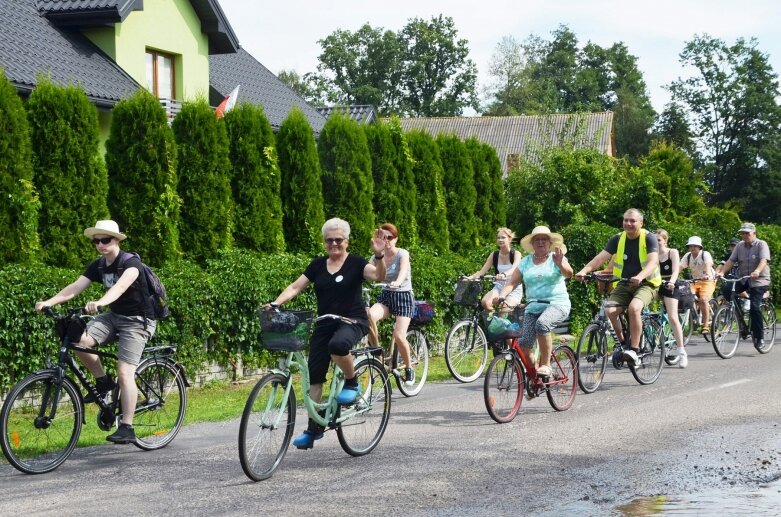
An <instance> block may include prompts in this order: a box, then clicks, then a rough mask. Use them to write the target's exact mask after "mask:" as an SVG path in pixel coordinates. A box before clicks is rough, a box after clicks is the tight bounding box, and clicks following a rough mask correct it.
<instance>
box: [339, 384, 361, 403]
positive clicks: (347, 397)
mask: <svg viewBox="0 0 781 517" xmlns="http://www.w3.org/2000/svg"><path fill="white" fill-rule="evenodd" d="M357 398H358V386H345V387H343V388H342V391H340V392H339V394H338V395H337V396H336V401H337V402H338V403H339V404H352V403H353V402H355V399H357Z"/></svg>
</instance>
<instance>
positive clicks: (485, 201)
mask: <svg viewBox="0 0 781 517" xmlns="http://www.w3.org/2000/svg"><path fill="white" fill-rule="evenodd" d="M464 145H466V149H467V152H468V153H469V158H470V160H471V161H472V171H473V173H474V185H475V191H476V193H477V196H476V197H475V223H476V224H477V232H476V236H477V241H476V243H477V244H478V245H482V244H485V243H486V242H490V241H492V240H493V239H492V238H491V237H492V236H493V235H494V233H495V231H496V227H493V228H492V224H493V221H494V217H493V214H492V211H493V206H494V205H493V199H492V198H491V191H490V185H491V178H490V176H489V171H488V167H489V163H488V161H487V160H486V158H487V156H486V155H485V153H484V152H483V144H481V143H480V141H478V140H477V139H476V138H470V139H468V140H467V141H466V142H464Z"/></svg>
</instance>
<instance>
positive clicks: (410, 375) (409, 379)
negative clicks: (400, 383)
mask: <svg viewBox="0 0 781 517" xmlns="http://www.w3.org/2000/svg"><path fill="white" fill-rule="evenodd" d="M404 384H406V385H407V386H412V385H413V384H415V370H413V369H412V368H407V369H406V371H405V372H404Z"/></svg>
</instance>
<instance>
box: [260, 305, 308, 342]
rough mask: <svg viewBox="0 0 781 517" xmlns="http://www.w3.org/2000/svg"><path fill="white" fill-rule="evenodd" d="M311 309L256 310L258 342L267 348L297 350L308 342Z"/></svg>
mask: <svg viewBox="0 0 781 517" xmlns="http://www.w3.org/2000/svg"><path fill="white" fill-rule="evenodd" d="M313 314H314V313H313V312H312V311H265V310H263V309H259V310H258V317H259V318H260V330H261V334H260V342H261V345H262V346H263V348H266V349H268V350H280V351H283V352H297V351H299V350H303V349H304V348H306V345H307V344H308V342H309V328H310V327H311V325H312V322H311V321H310V320H311V318H312V316H313Z"/></svg>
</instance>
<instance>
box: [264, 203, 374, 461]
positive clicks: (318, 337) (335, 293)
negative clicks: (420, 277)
mask: <svg viewBox="0 0 781 517" xmlns="http://www.w3.org/2000/svg"><path fill="white" fill-rule="evenodd" d="M322 233H323V243H324V245H325V248H326V251H327V252H328V255H327V256H325V257H317V258H315V259H314V260H312V262H310V263H309V265H308V266H307V268H306V269H305V270H304V274H302V275H301V276H300V277H298V279H297V280H296V281H295V282H293V283H292V284H290V285H289V286H287V287H286V288H285V290H284V291H282V293H281V294H280V295H279V296H278V297H277V299H276V300H274V302H273V303H272V304H271V305H272V306H279V305H282V304H283V303H285V302H287V301H289V300H292V299H293V298H295V297H296V296H298V295H299V294H300V293H301V292H302V291H303V290H304V289H306V287H307V286H308V285H309V284H314V287H315V295H316V296H317V313H318V315H322V314H338V315H339V316H344V317H347V318H352V319H354V320H356V321H357V322H358V324H357V325H350V324H346V323H343V322H341V321H338V320H325V321H320V322H318V323H317V325H316V326H315V329H314V332H313V334H312V340H311V341H310V348H309V380H310V390H309V395H310V397H311V398H312V400H314V401H317V402H319V401H320V398H321V395H322V392H323V383H324V382H325V377H326V374H327V373H328V366H329V364H330V361H333V362H334V363H336V365H337V366H338V367H339V368H341V370H342V371H343V372H344V378H345V381H344V388H343V389H342V391H341V392H340V393H339V394H338V395H337V396H336V400H337V402H339V403H340V404H349V403H351V402H353V401H354V400H355V399H356V397H357V395H358V383H357V381H356V379H355V370H354V369H353V356H352V354H351V353H350V350H351V349H352V347H353V346H355V344H356V343H357V342H358V341H360V339H361V338H362V337H363V336H365V335H366V333H367V332H368V331H369V321H368V319H367V316H366V307H364V304H363V300H362V298H361V285H362V284H363V281H364V280H371V281H381V280H383V279H384V278H385V265H384V263H383V261H382V260H380V259H382V257H383V253H384V251H385V248H386V246H388V242H387V241H386V240H385V239H383V236H382V231H381V230H377V232H375V235H374V239H372V247H373V248H374V256H375V257H377V260H376V261H375V264H370V263H369V262H367V260H366V259H364V258H363V257H360V256H358V255H352V254H350V253H348V252H347V246H348V244H349V239H350V225H349V224H348V223H347V221H344V220H342V219H338V218H334V219H329V220H328V221H326V222H325V224H324V225H323V229H322ZM323 431H324V429H323V428H322V427H321V426H319V425H317V424H316V423H315V422H314V421H313V420H311V419H310V420H309V426H308V428H307V430H306V431H304V434H302V435H301V436H299V437H298V438H296V439H295V440H294V441H293V445H295V446H296V447H298V448H299V449H309V448H311V447H312V445H313V444H314V441H315V440H318V439H320V438H322V436H323Z"/></svg>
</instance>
